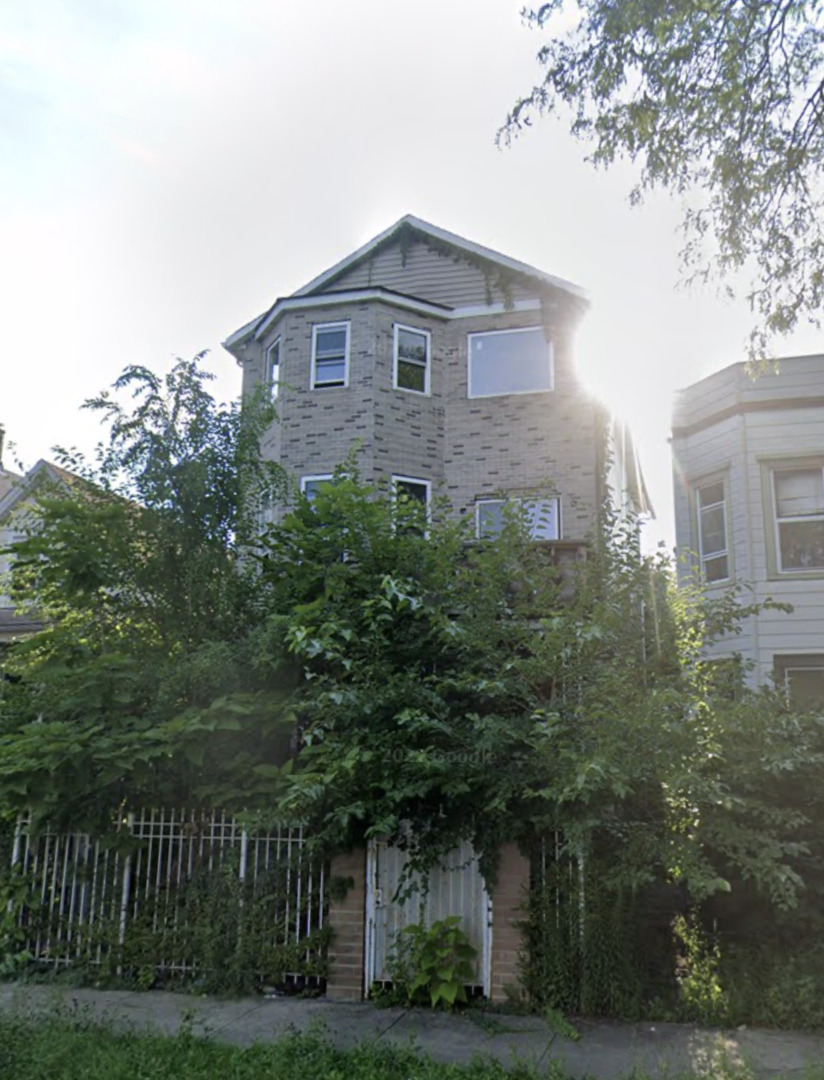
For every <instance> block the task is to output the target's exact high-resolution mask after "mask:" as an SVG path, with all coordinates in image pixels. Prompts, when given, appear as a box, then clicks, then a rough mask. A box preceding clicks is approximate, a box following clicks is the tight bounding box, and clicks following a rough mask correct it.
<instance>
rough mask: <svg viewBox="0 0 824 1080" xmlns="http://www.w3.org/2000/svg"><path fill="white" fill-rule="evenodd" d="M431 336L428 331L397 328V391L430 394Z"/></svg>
mask: <svg viewBox="0 0 824 1080" xmlns="http://www.w3.org/2000/svg"><path fill="white" fill-rule="evenodd" d="M430 340H431V339H430V335H429V331H428V330H415V329H413V328H412V327H411V326H401V325H399V324H398V325H396V326H395V356H394V385H395V389H396V390H411V391H412V392H413V393H416V394H428V393H429V371H430V363H431V362H430Z"/></svg>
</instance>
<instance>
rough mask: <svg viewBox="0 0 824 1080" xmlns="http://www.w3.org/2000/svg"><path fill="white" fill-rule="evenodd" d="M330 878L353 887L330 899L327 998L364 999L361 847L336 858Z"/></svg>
mask: <svg viewBox="0 0 824 1080" xmlns="http://www.w3.org/2000/svg"><path fill="white" fill-rule="evenodd" d="M330 877H331V878H332V879H334V878H336V877H341V878H351V879H352V881H353V882H354V885H353V887H352V888H351V889H349V890H348V892H347V893H346V896H345V897H344V898H343V899H342V900H330V902H329V925H330V926H331V927H332V930H333V938H332V944H331V946H330V948H329V978H328V980H327V983H326V996H327V997H328V998H330V999H331V1000H332V1001H361V1000H362V998H363V948H364V929H365V903H366V892H365V889H366V852H365V851H364V850H363V849H362V848H361V849H358V850H355V851H350V852H345V853H344V854H342V855H336V856H335V857H334V859H332V865H331V868H330Z"/></svg>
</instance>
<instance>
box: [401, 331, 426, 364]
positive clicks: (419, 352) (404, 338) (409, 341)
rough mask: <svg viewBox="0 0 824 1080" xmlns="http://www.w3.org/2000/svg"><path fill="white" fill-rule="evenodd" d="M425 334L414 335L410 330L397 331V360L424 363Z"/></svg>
mask: <svg viewBox="0 0 824 1080" xmlns="http://www.w3.org/2000/svg"><path fill="white" fill-rule="evenodd" d="M426 343H427V341H426V334H416V333H414V332H413V331H412V330H403V329H401V328H399V329H398V359H401V358H403V359H404V360H416V361H417V362H418V363H419V364H425V363H426Z"/></svg>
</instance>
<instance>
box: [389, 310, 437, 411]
mask: <svg viewBox="0 0 824 1080" xmlns="http://www.w3.org/2000/svg"><path fill="white" fill-rule="evenodd" d="M401 330H406V331H407V332H408V333H410V334H419V335H420V336H421V337H424V338H426V363H425V364H424V368H423V370H424V376H423V390H413V389H412V388H411V387H409V386H399V385H398V335H399V332H400V331H401ZM413 362H414V361H413ZM431 372H432V334H431V333H430V331H429V330H422V329H421V328H420V327H419V326H407V325H406V323H395V325H394V330H393V334H392V388H393V389H394V390H401V391H402V392H403V393H404V394H417V395H418V396H419V397H427V396H428V395H429V387H430V378H431Z"/></svg>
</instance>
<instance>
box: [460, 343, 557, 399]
mask: <svg viewBox="0 0 824 1080" xmlns="http://www.w3.org/2000/svg"><path fill="white" fill-rule="evenodd" d="M467 349H468V357H469V369H468V394H469V397H471V398H473V397H494V396H497V395H500V394H535V393H541V392H545V391H548V390H551V389H552V387H553V371H552V344H551V342H549V341H547V338H546V333H545V331H544V328H543V327H542V326H529V327H525V328H524V329H520V330H490V331H486V332H485V333H479V334H469V335H468V343H467Z"/></svg>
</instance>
